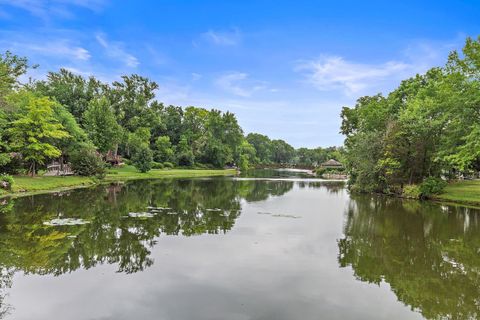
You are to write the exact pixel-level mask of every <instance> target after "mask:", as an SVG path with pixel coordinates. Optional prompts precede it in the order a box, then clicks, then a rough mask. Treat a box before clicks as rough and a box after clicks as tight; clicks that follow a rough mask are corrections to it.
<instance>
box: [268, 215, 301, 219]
mask: <svg viewBox="0 0 480 320" xmlns="http://www.w3.org/2000/svg"><path fill="white" fill-rule="evenodd" d="M272 217H275V218H292V219H299V218H301V216H294V215H291V214H272Z"/></svg>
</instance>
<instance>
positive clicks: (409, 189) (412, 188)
mask: <svg viewBox="0 0 480 320" xmlns="http://www.w3.org/2000/svg"><path fill="white" fill-rule="evenodd" d="M421 194H422V193H421V192H420V186H418V185H415V184H409V185H407V186H405V187H404V188H403V192H402V196H403V197H405V198H410V199H420V196H421Z"/></svg>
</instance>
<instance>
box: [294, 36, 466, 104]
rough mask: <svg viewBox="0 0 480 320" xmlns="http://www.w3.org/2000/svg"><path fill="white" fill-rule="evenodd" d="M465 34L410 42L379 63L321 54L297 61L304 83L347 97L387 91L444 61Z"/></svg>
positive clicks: (458, 45) (457, 46) (459, 45)
mask: <svg viewBox="0 0 480 320" xmlns="http://www.w3.org/2000/svg"><path fill="white" fill-rule="evenodd" d="M464 38H465V36H464V35H459V36H458V37H457V38H455V39H452V40H450V41H443V42H440V41H429V40H415V41H411V42H410V44H409V45H408V46H407V47H406V49H405V50H403V51H400V52H399V53H400V56H399V58H398V59H396V60H391V61H387V62H384V63H379V64H372V63H361V62H356V61H348V60H346V59H344V58H343V57H340V56H331V55H323V56H321V57H320V58H318V59H313V60H307V61H303V62H301V63H299V65H297V67H296V68H295V70H296V71H298V72H302V73H303V74H304V75H305V77H306V79H307V82H309V83H310V84H312V85H313V86H315V87H316V88H317V89H319V90H322V91H341V92H343V93H344V94H346V95H347V96H358V95H363V94H374V93H377V92H383V93H386V92H388V91H389V90H392V89H393V88H394V87H395V86H397V85H398V84H399V83H400V81H401V80H403V79H406V78H408V77H411V76H414V75H415V74H421V73H424V72H426V71H427V70H428V69H430V68H432V67H435V66H442V65H444V64H445V62H446V61H447V57H448V53H449V52H450V51H451V50H453V49H455V48H459V47H461V45H462V43H463V41H464Z"/></svg>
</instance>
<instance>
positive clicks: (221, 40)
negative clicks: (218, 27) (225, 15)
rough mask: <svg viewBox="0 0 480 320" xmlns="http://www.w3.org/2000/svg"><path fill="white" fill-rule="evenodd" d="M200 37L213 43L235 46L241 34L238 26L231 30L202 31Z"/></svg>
mask: <svg viewBox="0 0 480 320" xmlns="http://www.w3.org/2000/svg"><path fill="white" fill-rule="evenodd" d="M202 38H204V39H206V40H207V41H209V42H210V43H213V44H215V45H220V46H235V45H237V44H238V43H239V42H240V41H241V38H242V34H241V32H240V30H239V29H238V28H233V30H231V31H214V30H209V31H207V32H205V33H202Z"/></svg>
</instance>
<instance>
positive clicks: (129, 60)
mask: <svg viewBox="0 0 480 320" xmlns="http://www.w3.org/2000/svg"><path fill="white" fill-rule="evenodd" d="M95 38H96V39H97V41H98V43H99V44H100V45H101V46H102V47H103V48H104V49H105V52H106V54H107V55H108V56H109V57H111V58H113V59H116V60H119V61H121V62H122V63H124V64H125V65H126V66H127V67H131V68H135V67H137V66H138V65H139V64H140V62H139V61H138V59H137V58H136V57H135V56H133V55H132V54H130V53H128V52H126V51H125V50H124V49H123V44H122V43H121V42H109V41H107V38H106V36H105V34H103V33H98V34H97V35H96V36H95Z"/></svg>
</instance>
